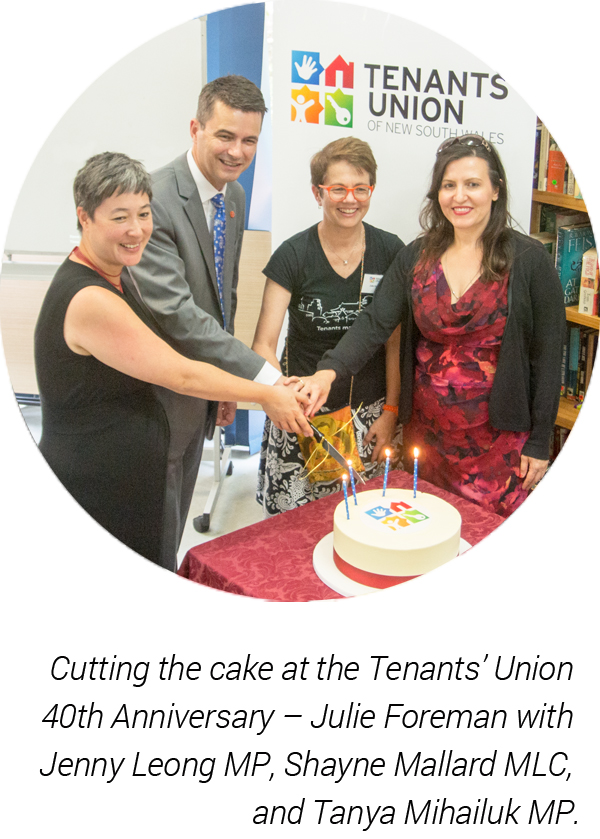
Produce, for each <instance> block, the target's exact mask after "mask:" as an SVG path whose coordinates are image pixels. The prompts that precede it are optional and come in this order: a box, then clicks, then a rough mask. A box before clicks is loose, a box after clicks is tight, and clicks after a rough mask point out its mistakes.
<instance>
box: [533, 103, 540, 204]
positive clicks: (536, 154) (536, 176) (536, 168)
mask: <svg viewBox="0 0 600 839" xmlns="http://www.w3.org/2000/svg"><path fill="white" fill-rule="evenodd" d="M541 139H542V121H541V120H540V119H539V118H538V121H537V125H536V126H535V148H534V151H533V188H534V189H538V184H539V182H540V142H541Z"/></svg>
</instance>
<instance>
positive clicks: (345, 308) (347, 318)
mask: <svg viewBox="0 0 600 839" xmlns="http://www.w3.org/2000/svg"><path fill="white" fill-rule="evenodd" d="M298 311H299V312H302V313H303V314H304V315H306V317H308V318H310V319H311V320H312V321H313V323H316V324H324V325H328V324H336V325H338V326H350V324H352V323H354V321H355V319H356V316H357V315H358V301H356V302H354V303H339V304H338V305H337V306H336V307H335V309H330V310H329V311H326V312H324V311H323V304H322V302H321V299H320V298H319V297H302V298H301V299H300V304H299V305H298Z"/></svg>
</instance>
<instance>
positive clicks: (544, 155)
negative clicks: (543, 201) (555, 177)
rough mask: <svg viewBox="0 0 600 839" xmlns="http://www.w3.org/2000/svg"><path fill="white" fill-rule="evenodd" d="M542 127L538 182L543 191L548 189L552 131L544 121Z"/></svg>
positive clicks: (538, 186)
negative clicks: (550, 131) (547, 178)
mask: <svg viewBox="0 0 600 839" xmlns="http://www.w3.org/2000/svg"><path fill="white" fill-rule="evenodd" d="M540 125H541V127H540V150H539V159H538V167H537V171H538V183H537V188H538V189H541V190H542V192H545V191H546V176H547V172H548V151H549V149H550V133H549V131H548V129H547V128H546V126H545V125H544V123H543V122H542V123H541V124H540Z"/></svg>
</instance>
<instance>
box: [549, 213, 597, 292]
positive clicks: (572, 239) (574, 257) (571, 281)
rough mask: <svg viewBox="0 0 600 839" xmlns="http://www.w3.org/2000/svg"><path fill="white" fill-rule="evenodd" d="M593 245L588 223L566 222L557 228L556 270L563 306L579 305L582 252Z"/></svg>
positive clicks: (592, 235)
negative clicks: (560, 286) (562, 295)
mask: <svg viewBox="0 0 600 839" xmlns="http://www.w3.org/2000/svg"><path fill="white" fill-rule="evenodd" d="M595 246H596V243H595V241H594V232H593V230H592V226H591V225H590V224H589V223H584V224H568V225H565V226H561V227H559V228H558V232H557V237H556V271H557V273H558V277H559V279H560V284H561V285H562V288H563V294H564V302H565V306H577V305H579V287H580V284H581V265H582V262H583V254H584V253H585V252H586V251H587V250H589V249H590V248H594V247H595Z"/></svg>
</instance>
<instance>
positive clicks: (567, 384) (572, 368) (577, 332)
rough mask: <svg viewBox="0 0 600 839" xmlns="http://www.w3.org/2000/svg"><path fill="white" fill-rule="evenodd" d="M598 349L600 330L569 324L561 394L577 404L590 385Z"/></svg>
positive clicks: (563, 355)
mask: <svg viewBox="0 0 600 839" xmlns="http://www.w3.org/2000/svg"><path fill="white" fill-rule="evenodd" d="M597 350H598V331H597V330H596V329H594V328H593V327H591V326H579V325H577V324H569V325H568V327H567V334H566V336H565V340H564V342H563V351H562V360H561V385H560V395H561V396H564V397H566V398H567V399H568V400H569V401H570V402H573V403H575V404H577V403H580V402H583V399H584V396H585V394H586V393H587V389H588V387H589V385H590V379H591V376H592V369H593V366H594V361H595V358H596V353H597Z"/></svg>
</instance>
